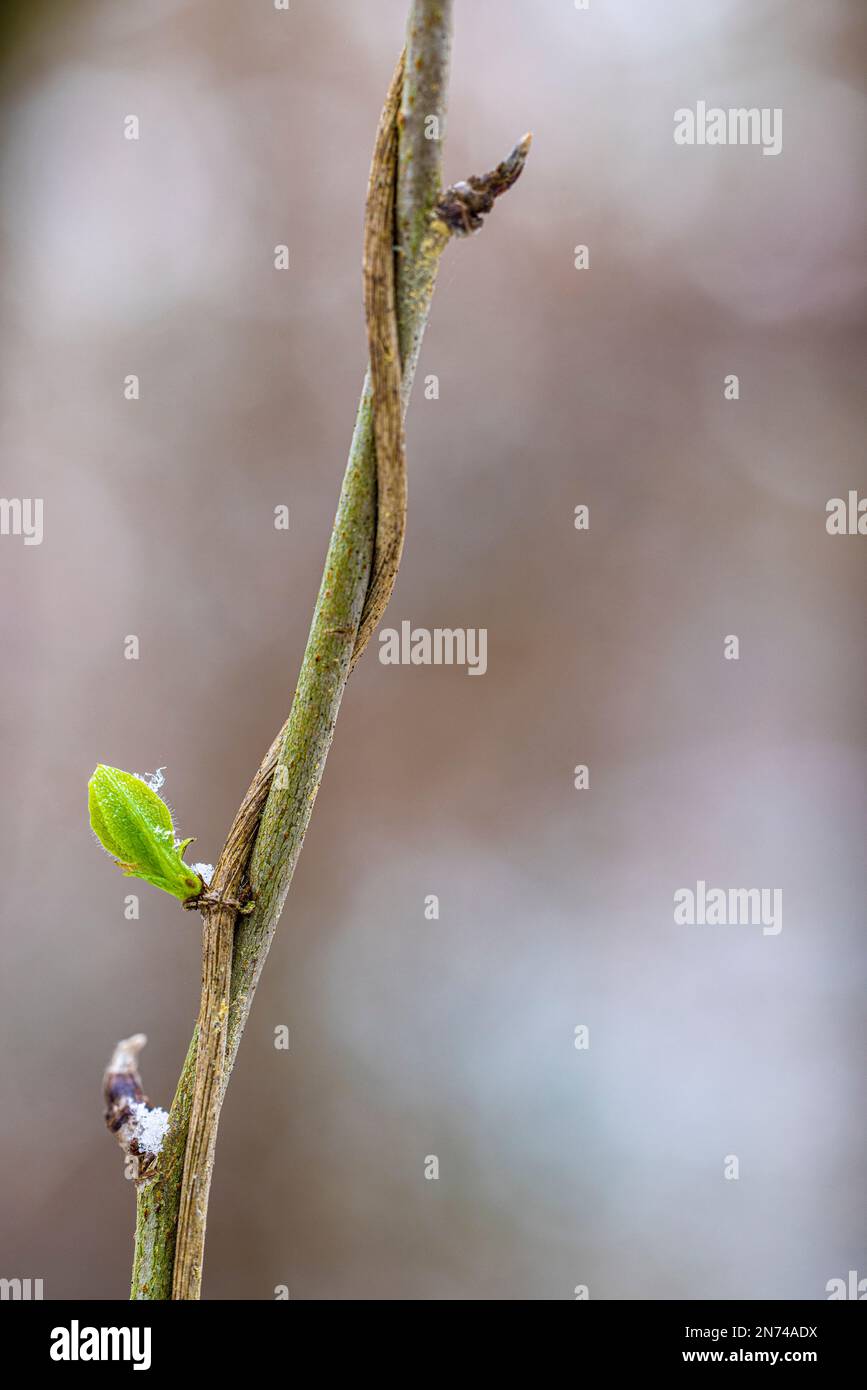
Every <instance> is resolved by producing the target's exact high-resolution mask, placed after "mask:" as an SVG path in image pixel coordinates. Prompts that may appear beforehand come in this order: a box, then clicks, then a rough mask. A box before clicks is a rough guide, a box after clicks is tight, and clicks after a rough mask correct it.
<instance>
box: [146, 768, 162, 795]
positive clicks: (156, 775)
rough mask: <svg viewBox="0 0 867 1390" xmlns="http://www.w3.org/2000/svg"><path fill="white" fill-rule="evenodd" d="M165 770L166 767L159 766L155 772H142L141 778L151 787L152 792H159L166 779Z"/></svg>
mask: <svg viewBox="0 0 867 1390" xmlns="http://www.w3.org/2000/svg"><path fill="white" fill-rule="evenodd" d="M165 770H166V769H165V767H158V768H157V769H156V771H155V772H145V773H143V774H142V779H141V780H142V781H143V782H145V783H146V784H147V785H148V786H149V787H150V789H151V791H152V792H158V791H159V789H160V787H161V786H163V784H164V783H165V780H166V779H165V777H164V776H163V773H164V772H165Z"/></svg>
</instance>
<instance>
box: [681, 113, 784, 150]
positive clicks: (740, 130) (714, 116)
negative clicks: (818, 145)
mask: <svg viewBox="0 0 867 1390" xmlns="http://www.w3.org/2000/svg"><path fill="white" fill-rule="evenodd" d="M674 143H675V144H676V145H761V147H762V154H771V155H774V154H779V153H780V151H781V150H782V148H783V111H782V107H779V106H774V107H770V106H762V107H761V108H759V107H757V106H750V107H745V106H735V107H731V108H730V109H729V110H724V109H723V107H721V106H708V104H707V102H706V101H697V102H696V104H695V110H694V111H693V110H692V108H691V107H689V106H681V107H678V109H677V111H675V113H674Z"/></svg>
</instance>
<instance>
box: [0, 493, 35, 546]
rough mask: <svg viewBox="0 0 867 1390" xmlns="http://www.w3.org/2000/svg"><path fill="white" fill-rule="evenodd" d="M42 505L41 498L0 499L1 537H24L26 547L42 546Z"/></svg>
mask: <svg viewBox="0 0 867 1390" xmlns="http://www.w3.org/2000/svg"><path fill="white" fill-rule="evenodd" d="M42 505H43V504H42V498H41V497H0V536H23V537H24V544H25V545H41V544H42Z"/></svg>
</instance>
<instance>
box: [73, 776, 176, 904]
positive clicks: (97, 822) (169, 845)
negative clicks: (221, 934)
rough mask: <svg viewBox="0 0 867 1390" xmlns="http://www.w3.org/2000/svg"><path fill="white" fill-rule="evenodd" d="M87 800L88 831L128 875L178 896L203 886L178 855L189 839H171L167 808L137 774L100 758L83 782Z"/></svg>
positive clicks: (173, 829)
mask: <svg viewBox="0 0 867 1390" xmlns="http://www.w3.org/2000/svg"><path fill="white" fill-rule="evenodd" d="M87 802H88V806H89V808H90V825H91V829H92V830H93V833H94V835H95V836H96V838H97V839H98V840H99V842H100V844H101V845H102V847H103V849H104V850H106V851H107V852H108V853H109V854H110V855H111V856H112V858H113V859H115V860H116V861H117V863H118V864H119V865H120V867H121V868H122V869H123V871H124V873H125V874H126V876H127V877H128V878H143V879H144V880H145V881H146V882H147V883H153V884H154V885H155V886H156V887H157V888H162V890H163V892H164V893H171V895H172V897H174V898H180V899H181V901H182V902H183V901H184V900H185V899H187V898H195V897H197V896H198V894H199V893H201V892H202V891H203V889H204V883H203V882H202V879H201V878H200V876H199V874H197V873H196V871H195V870H194V869H192V868H191V867H190V865H189V864H185V863H184V859H183V855H184V851H185V849H186V848H187V845H189V844H192V840H191V839H190V840H183V841H178V840H177V839H176V837H175V827H174V823H173V821H172V813H171V811H170V810H169V808H168V806H167V805H166V803H165V802H164V801H163V799H162V797H161V796H158V795H157V793H156V792H155V791H154V790H153V789H152V788H151V787H149V786H148V784H147V782H145V781H144V780H143V779H142V778H141V777H136V776H135V775H134V774H133V773H131V772H122V771H121V769H120V768H119V767H106V766H105V765H104V764H103V763H100V764H99V766H98V767H97V768H96V770H95V772H94V774H93V776H92V777H91V779H90V781H89V782H88V784H87Z"/></svg>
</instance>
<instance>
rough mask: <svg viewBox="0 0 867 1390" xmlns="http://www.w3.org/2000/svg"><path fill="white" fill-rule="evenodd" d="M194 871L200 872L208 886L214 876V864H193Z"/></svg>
mask: <svg viewBox="0 0 867 1390" xmlns="http://www.w3.org/2000/svg"><path fill="white" fill-rule="evenodd" d="M192 868H193V872H194V873H196V874H198V875H199V877H200V878H201V880H202V882H203V883H204V884H205V886H207V885H208V884H209V883H210V881H211V879H212V878H213V877H214V866H213V864H193V866H192Z"/></svg>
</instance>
